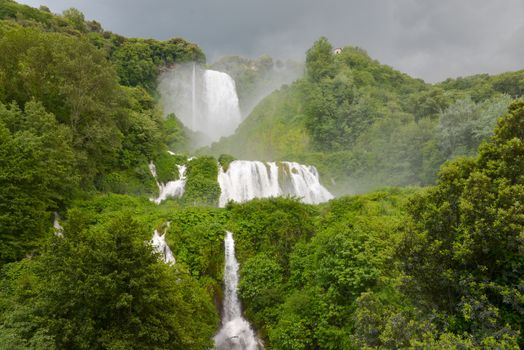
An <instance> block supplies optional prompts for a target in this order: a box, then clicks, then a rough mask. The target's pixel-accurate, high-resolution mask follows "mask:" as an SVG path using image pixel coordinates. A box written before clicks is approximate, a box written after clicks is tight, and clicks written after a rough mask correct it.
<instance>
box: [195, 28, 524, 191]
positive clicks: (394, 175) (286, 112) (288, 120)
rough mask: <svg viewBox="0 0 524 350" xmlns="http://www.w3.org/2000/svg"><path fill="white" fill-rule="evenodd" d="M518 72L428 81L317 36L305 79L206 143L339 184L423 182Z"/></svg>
mask: <svg viewBox="0 0 524 350" xmlns="http://www.w3.org/2000/svg"><path fill="white" fill-rule="evenodd" d="M523 79H524V71H519V72H514V73H505V74H501V75H499V76H488V75H478V76H473V77H467V78H459V79H448V80H446V81H444V82H442V83H440V84H435V85H430V84H426V83H424V82H423V81H421V80H418V79H413V78H411V77H409V76H407V75H406V74H403V73H400V72H398V71H395V70H394V69H392V68H390V67H388V66H384V65H381V64H380V63H379V62H377V61H375V60H373V59H371V58H370V57H369V56H368V55H367V53H366V52H365V51H363V50H362V49H359V48H354V47H346V48H344V49H343V50H342V52H341V53H340V54H334V53H333V50H332V47H331V45H330V43H329V42H328V41H327V40H326V39H324V38H322V39H320V40H319V41H317V42H316V43H315V44H314V46H313V47H312V48H311V49H310V50H309V51H308V52H307V56H306V75H305V77H304V78H303V79H301V80H299V81H297V82H296V83H294V84H292V85H291V86H289V87H287V86H286V87H283V88H282V89H280V90H279V91H276V92H274V93H273V94H272V95H270V96H269V97H267V98H266V100H264V101H262V102H261V103H260V104H259V105H258V106H257V107H256V108H255V109H254V111H253V113H251V115H250V116H249V117H248V118H247V119H246V120H245V121H244V122H243V124H242V125H241V126H240V127H239V128H238V129H237V131H236V133H235V134H234V135H233V136H231V137H229V138H225V139H222V140H221V141H220V142H218V143H215V144H214V145H212V147H211V148H207V149H205V150H204V152H212V153H215V154H220V153H228V154H231V155H233V156H235V157H237V158H249V159H251V158H258V159H271V160H282V159H293V160H297V161H303V162H306V163H311V164H314V165H316V166H317V167H318V168H319V170H320V172H321V175H323V176H324V180H325V182H326V183H327V184H329V185H330V186H331V189H332V190H334V191H335V192H337V193H348V192H349V193H353V192H362V191H366V190H370V189H373V188H377V187H380V186H385V185H395V186H399V185H427V184H431V183H434V181H435V174H436V172H437V170H438V167H439V166H440V165H441V164H442V163H443V162H444V161H445V160H447V159H451V158H453V157H455V156H458V155H471V154H474V153H475V152H476V149H477V147H478V145H479V144H480V142H481V141H482V140H484V139H486V138H487V137H489V136H490V135H491V133H492V130H493V127H494V125H495V121H496V118H497V117H498V116H499V115H500V114H502V113H504V111H505V110H506V107H507V106H508V105H509V103H511V101H512V99H514V98H518V97H520V96H522V94H523V93H524V85H523V82H524V80H523Z"/></svg>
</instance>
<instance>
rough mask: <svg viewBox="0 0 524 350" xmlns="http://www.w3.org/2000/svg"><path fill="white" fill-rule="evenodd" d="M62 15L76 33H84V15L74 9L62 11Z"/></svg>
mask: <svg viewBox="0 0 524 350" xmlns="http://www.w3.org/2000/svg"><path fill="white" fill-rule="evenodd" d="M62 15H63V16H64V18H65V19H66V20H67V21H68V22H69V23H71V25H72V26H73V27H74V28H75V29H77V30H78V31H80V32H85V31H86V30H87V27H86V23H85V18H84V14H83V13H82V12H80V11H79V10H77V9H75V8H74V7H71V8H69V9H67V10H64V12H62Z"/></svg>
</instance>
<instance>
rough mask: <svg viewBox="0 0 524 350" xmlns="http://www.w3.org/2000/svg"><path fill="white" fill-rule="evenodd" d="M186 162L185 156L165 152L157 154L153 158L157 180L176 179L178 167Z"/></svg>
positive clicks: (164, 181) (162, 181) (163, 181)
mask: <svg viewBox="0 0 524 350" xmlns="http://www.w3.org/2000/svg"><path fill="white" fill-rule="evenodd" d="M186 163H187V158H186V157H185V156H178V155H172V154H169V153H167V152H162V153H160V154H158V155H157V156H156V157H155V159H154V164H155V166H156V174H157V180H158V181H159V182H161V183H167V182H168V181H174V180H178V175H179V171H178V167H177V165H183V164H186Z"/></svg>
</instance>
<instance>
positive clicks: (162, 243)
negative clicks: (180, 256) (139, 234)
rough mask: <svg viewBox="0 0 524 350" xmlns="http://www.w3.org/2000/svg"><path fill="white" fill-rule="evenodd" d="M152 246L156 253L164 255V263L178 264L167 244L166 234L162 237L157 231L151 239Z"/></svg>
mask: <svg viewBox="0 0 524 350" xmlns="http://www.w3.org/2000/svg"><path fill="white" fill-rule="evenodd" d="M151 245H152V246H153V249H154V250H155V252H157V253H160V254H162V257H163V261H164V262H165V263H166V264H174V263H176V260H175V256H174V255H173V252H172V251H171V249H169V246H168V245H167V242H166V234H165V233H164V234H163V235H161V234H160V233H159V232H158V231H157V230H155V232H154V233H153V238H152V239H151Z"/></svg>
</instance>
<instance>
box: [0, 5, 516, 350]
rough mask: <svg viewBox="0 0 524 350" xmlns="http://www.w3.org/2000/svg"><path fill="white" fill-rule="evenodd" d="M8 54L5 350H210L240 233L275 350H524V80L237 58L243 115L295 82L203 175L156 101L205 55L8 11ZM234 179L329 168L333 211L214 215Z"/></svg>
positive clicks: (1, 157) (267, 209) (2, 111)
mask: <svg viewBox="0 0 524 350" xmlns="http://www.w3.org/2000/svg"><path fill="white" fill-rule="evenodd" d="M0 53H1V54H0V349H12V350H25V349H113V350H117V349H202V350H204V349H210V348H213V336H214V335H215V334H216V332H217V330H218V329H219V327H220V315H221V306H222V303H223V297H224V288H223V283H222V281H223V278H224V244H223V241H224V236H225V234H226V231H231V232H234V235H235V240H236V255H237V258H238V262H239V263H240V282H239V288H238V293H239V297H240V300H241V302H242V305H243V310H244V314H245V317H246V318H247V319H248V320H249V321H250V322H251V323H252V325H253V328H254V329H255V331H256V333H257V335H258V337H259V338H260V339H261V340H262V342H263V343H264V347H265V348H266V349H281V350H317V349H333V350H334V349H512V350H513V349H519V348H520V347H522V346H524V334H523V332H524V313H523V310H524V296H523V293H524V289H523V285H524V279H523V276H524V274H523V273H524V271H523V268H524V102H522V100H521V97H522V96H523V95H524V71H518V72H509V73H504V74H500V75H495V76H490V75H487V74H483V75H476V76H471V77H465V78H457V79H448V80H446V81H443V82H441V83H437V84H427V83H425V82H423V81H422V80H418V79H413V78H411V77H409V76H408V75H406V74H403V73H400V72H398V71H396V70H394V69H392V68H390V67H388V66H385V65H382V64H380V63H379V62H377V61H375V60H373V59H371V58H370V57H369V55H368V54H367V53H366V52H365V51H364V50H362V49H360V48H356V47H346V48H344V49H343V50H342V52H341V53H340V54H335V53H334V52H333V48H332V46H331V44H330V43H329V42H328V41H327V39H325V38H321V39H319V40H318V41H317V42H315V43H314V44H313V46H312V47H311V49H309V51H308V52H307V53H306V62H305V66H304V68H303V69H304V72H303V74H299V72H300V71H301V70H302V66H301V65H300V64H298V63H295V62H291V61H289V62H280V61H275V62H273V60H272V59H271V58H269V57H261V58H259V59H257V60H249V59H244V58H241V57H228V58H224V59H222V60H220V61H218V62H216V63H214V64H213V65H211V67H213V68H214V69H218V70H223V71H226V72H228V73H230V74H231V76H233V78H234V79H235V80H236V82H237V88H238V93H239V97H240V104H241V108H242V109H243V111H249V110H250V109H251V108H252V107H253V105H254V104H255V103H256V102H257V101H258V99H259V97H260V92H261V91H266V90H268V89H269V88H271V89H272V88H273V87H274V84H275V80H274V76H275V74H276V75H278V72H282V71H284V70H285V71H286V76H285V77H284V78H285V79H284V80H286V79H291V77H297V78H298V80H296V81H295V82H292V83H289V84H287V85H284V86H282V87H280V88H279V89H278V90H276V91H274V92H273V93H271V94H269V96H267V97H266V98H264V99H263V100H262V101H260V103H258V104H257V105H256V106H255V107H254V109H253V111H252V113H251V114H250V115H249V116H247V117H246V119H245V120H244V121H243V123H242V124H241V125H240V126H239V128H238V129H237V131H236V133H235V134H234V135H232V136H230V137H228V138H224V139H222V140H220V141H219V142H218V143H215V144H213V145H211V146H209V147H206V148H203V149H200V150H198V152H197V153H198V155H197V156H196V157H189V156H190V155H189V154H179V153H178V154H174V153H176V152H180V150H188V149H190V146H189V145H188V143H189V139H190V136H191V135H190V134H191V133H190V131H189V130H188V129H186V128H185V127H184V126H183V125H182V123H181V122H180V121H179V120H178V119H177V117H176V116H175V115H173V114H170V115H167V116H165V113H164V111H162V108H161V105H160V103H159V95H158V91H157V89H156V88H157V79H158V77H159V75H160V74H161V73H162V72H163V71H165V70H167V69H171V68H173V67H175V69H176V66H177V64H181V63H184V62H190V61H196V62H199V63H200V64H205V62H206V57H205V55H204V53H203V52H202V50H201V49H200V48H199V47H198V46H197V45H196V44H192V43H189V42H187V41H185V40H184V39H180V38H174V39H170V40H167V41H159V40H154V39H137V38H126V37H123V36H120V35H118V34H115V33H112V32H109V31H106V30H104V29H103V27H102V26H101V24H99V23H98V22H96V21H89V20H86V19H85V18H84V15H83V14H82V13H81V12H80V11H78V10H76V9H69V10H66V11H64V12H63V13H62V14H53V13H51V12H50V11H49V9H48V8H46V7H41V8H40V9H35V8H31V7H29V6H24V5H20V4H18V3H16V2H14V1H12V0H0ZM288 74H289V75H288ZM299 76H300V77H299ZM281 82H282V81H279V84H280V83H281ZM267 92H269V91H267ZM168 151H170V152H171V153H170V152H168ZM236 158H238V159H261V160H275V161H282V160H292V161H299V162H303V163H307V164H313V165H316V166H317V167H318V169H319V172H320V174H321V176H322V178H323V180H324V182H325V183H326V185H327V187H329V188H330V189H331V190H332V191H333V192H334V193H336V194H338V195H339V196H338V197H337V198H335V199H333V200H330V201H329V202H327V203H322V204H317V205H312V204H304V203H302V202H301V201H300V198H294V197H279V198H268V199H254V200H252V201H249V202H246V203H234V202H230V203H228V204H227V205H226V206H225V208H218V199H219V196H220V191H221V188H220V186H219V184H218V183H217V174H218V173H219V172H220V171H223V170H225V169H227V168H228V166H229V165H230V163H231V162H232V161H234V160H235V159H236ZM153 163H154V164H155V165H156V167H155V171H156V177H153V176H152V174H151V172H150V164H153ZM181 165H184V166H185V167H187V173H186V175H185V176H187V182H186V184H185V192H184V194H183V195H182V196H181V197H180V198H176V199H168V200H166V201H164V202H162V203H161V204H156V203H154V202H153V201H151V200H150V198H151V197H154V196H156V195H158V191H159V189H158V188H157V184H156V183H155V181H158V182H160V183H166V182H168V181H170V180H177V179H178V177H179V176H180V173H179V169H178V166H181ZM348 193H351V195H347V194H348ZM356 193H358V194H356ZM154 230H156V231H158V232H161V233H163V234H165V237H166V240H167V243H168V245H169V247H170V248H171V250H172V252H173V254H174V256H175V257H176V263H174V264H166V263H164V261H163V260H162V256H161V254H160V253H159V252H157V251H156V250H155V249H154V247H153V246H152V245H151V244H148V242H149V241H150V239H151V236H152V234H153V232H154Z"/></svg>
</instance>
